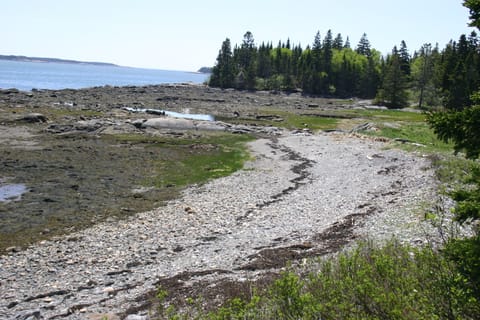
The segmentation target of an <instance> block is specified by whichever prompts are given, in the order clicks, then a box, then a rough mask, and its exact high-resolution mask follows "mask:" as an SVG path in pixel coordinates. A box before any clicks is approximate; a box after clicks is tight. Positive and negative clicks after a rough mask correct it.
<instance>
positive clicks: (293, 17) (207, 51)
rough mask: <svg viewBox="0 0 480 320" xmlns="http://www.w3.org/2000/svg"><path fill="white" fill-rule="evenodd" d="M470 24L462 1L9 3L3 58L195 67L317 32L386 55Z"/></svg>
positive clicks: (1, 12)
mask: <svg viewBox="0 0 480 320" xmlns="http://www.w3.org/2000/svg"><path fill="white" fill-rule="evenodd" d="M467 22H468V10H467V9H466V8H464V7H463V6H462V1H461V0H402V1H398V0H328V1H327V0H241V1H228V0H167V1H160V0H11V1H2V5H1V7H0V39H2V41H1V45H0V54H13V55H27V56H38V57H54V58H65V59H76V60H87V61H104V62H112V63H116V64H120V65H124V66H134V67H147V68H156V69H169V70H187V71H195V70H197V69H198V68H200V67H202V66H212V65H214V63H215V59H216V57H217V54H218V51H219V49H220V46H221V44H222V42H223V40H225V38H227V37H228V38H230V40H231V41H232V43H233V44H235V43H238V44H240V43H241V41H242V39H243V35H244V34H245V32H246V31H251V32H252V33H253V36H254V38H255V42H256V43H261V42H262V41H265V42H269V41H272V42H273V43H274V45H276V44H277V43H278V41H279V40H282V41H286V40H287V38H290V40H291V42H293V43H295V44H297V43H300V44H301V45H302V47H303V48H305V47H306V46H307V45H309V44H311V43H312V42H313V38H314V36H315V34H316V32H317V31H320V33H321V35H322V38H323V36H324V35H325V34H326V32H327V30H328V29H331V30H332V32H333V34H334V35H336V34H337V33H341V34H342V36H343V38H344V39H345V38H346V37H347V36H349V38H350V42H351V44H352V46H356V45H357V43H358V40H359V39H360V37H361V35H362V34H363V33H364V32H365V33H366V34H367V37H368V39H369V40H370V43H371V45H372V47H374V48H375V49H377V50H380V51H381V52H382V53H384V54H385V53H388V52H390V51H391V49H392V48H393V46H394V45H398V44H399V43H400V41H401V40H405V41H406V43H407V47H408V49H409V51H410V52H411V53H412V52H413V51H414V50H417V49H418V48H420V46H421V45H422V44H423V43H426V42H430V43H432V44H435V43H439V45H440V47H441V48H443V47H444V46H445V44H446V43H447V42H448V41H449V40H450V39H454V40H457V39H458V37H459V36H460V35H461V34H462V33H467V34H469V33H470V32H471V31H473V30H474V29H473V28H469V27H467Z"/></svg>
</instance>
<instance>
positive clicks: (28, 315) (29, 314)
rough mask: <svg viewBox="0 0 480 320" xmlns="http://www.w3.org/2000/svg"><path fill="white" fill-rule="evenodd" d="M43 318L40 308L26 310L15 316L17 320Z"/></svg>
mask: <svg viewBox="0 0 480 320" xmlns="http://www.w3.org/2000/svg"><path fill="white" fill-rule="evenodd" d="M37 319H43V317H42V315H41V313H40V310H26V311H22V312H20V313H19V314H17V315H16V316H15V320H37Z"/></svg>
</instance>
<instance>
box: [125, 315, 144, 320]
mask: <svg viewBox="0 0 480 320" xmlns="http://www.w3.org/2000/svg"><path fill="white" fill-rule="evenodd" d="M125 320H148V316H140V315H138V314H130V315H128V316H127V317H126V318H125Z"/></svg>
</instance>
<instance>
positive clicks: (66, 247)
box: [0, 133, 439, 319]
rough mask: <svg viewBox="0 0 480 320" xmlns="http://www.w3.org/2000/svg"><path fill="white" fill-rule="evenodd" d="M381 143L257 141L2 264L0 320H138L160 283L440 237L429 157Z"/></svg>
mask: <svg viewBox="0 0 480 320" xmlns="http://www.w3.org/2000/svg"><path fill="white" fill-rule="evenodd" d="M385 147H386V144H385V143H384V142H379V141H375V140H374V139H373V138H362V137H358V136H352V135H346V134H339V133H329V134H327V133H319V134H315V135H310V134H303V133H300V134H293V133H290V134H285V135H283V136H282V137H278V138H272V139H260V140H256V141H254V142H252V143H250V149H251V151H252V155H253V157H254V159H253V160H252V161H250V162H249V163H247V164H246V166H245V168H244V170H241V171H238V172H236V173H234V174H233V175H231V176H229V177H225V178H221V179H217V180H213V181H211V182H209V183H207V184H204V185H200V186H193V187H190V188H188V189H186V190H185V191H184V192H183V195H182V196H181V197H180V198H179V199H177V200H173V201H170V202H169V203H168V204H167V205H166V206H164V207H160V208H158V209H156V210H153V211H150V212H144V213H140V214H137V215H135V216H134V217H132V218H129V219H127V220H120V221H113V220H112V221H108V222H107V223H102V224H98V225H95V226H93V227H91V228H89V229H86V230H83V231H81V232H77V233H74V234H70V235H68V236H65V237H61V238H56V239H54V240H50V241H42V242H40V243H38V244H36V245H34V246H32V247H30V248H28V249H26V250H24V251H20V252H12V253H10V254H8V255H5V256H2V257H0V318H1V319H41V318H43V319H54V318H60V319H62V318H66V319H96V317H97V318H100V317H101V315H106V314H121V315H123V316H126V315H127V314H129V313H138V312H139V311H138V310H139V309H141V306H142V303H144V302H145V301H144V300H145V294H146V293H148V292H151V291H152V290H155V289H156V288H157V287H158V285H159V283H162V281H163V280H165V279H171V278H172V277H175V276H179V275H185V274H189V275H190V276H189V277H187V280H189V281H190V280H195V279H196V280H198V279H216V278H220V277H224V276H225V275H228V277H229V278H231V279H237V280H242V279H245V278H253V277H255V276H256V275H259V274H261V273H262V272H266V271H269V270H271V269H275V268H276V269H278V267H282V264H281V263H280V264H279V263H277V264H276V263H275V261H273V260H272V259H270V260H269V261H267V259H266V257H267V255H266V252H267V251H266V250H280V249H282V250H283V251H269V252H277V253H280V252H286V251H285V250H287V249H288V250H290V251H289V252H290V255H287V256H285V257H294V258H295V257H305V256H315V255H321V254H324V253H326V252H334V251H338V250H340V249H342V248H343V247H344V246H345V245H347V244H348V243H351V240H352V239H358V238H363V237H368V238H373V239H379V240H384V239H389V238H391V237H393V236H395V237H397V238H399V239H400V241H403V242H407V243H413V244H420V243H424V242H426V241H429V242H430V241H432V239H434V240H435V241H437V240H439V239H438V232H437V230H436V228H435V227H433V226H432V225H431V224H430V222H428V221H425V219H424V214H423V212H424V211H425V210H426V208H429V207H431V205H432V203H433V201H434V200H435V199H436V196H435V194H436V186H437V184H436V181H435V178H434V173H433V170H432V169H431V165H430V162H429V161H428V159H427V158H425V157H422V156H421V155H418V154H412V153H406V152H403V151H399V150H395V149H386V148H385ZM330 235H331V237H330ZM334 238H335V240H338V241H332V239H334ZM292 252H295V255H293V256H292V255H291V254H292ZM274 256H276V258H277V259H278V261H276V262H279V261H280V262H282V263H284V262H285V261H284V260H282V259H281V258H282V257H281V255H280V254H277V255H274ZM262 259H263V260H262ZM260 262H262V263H263V264H262V263H260ZM185 282H188V281H185ZM136 306H138V308H137V309H135V307H136ZM132 310H136V311H135V312H133V311H132ZM140 313H141V315H138V316H142V315H144V313H145V312H143V313H142V312H141V311H140ZM134 316H136V315H133V316H132V317H131V318H133V317H134ZM111 318H114V317H113V316H112V317H111Z"/></svg>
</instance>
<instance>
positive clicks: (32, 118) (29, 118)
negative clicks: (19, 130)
mask: <svg viewBox="0 0 480 320" xmlns="http://www.w3.org/2000/svg"><path fill="white" fill-rule="evenodd" d="M47 120H48V119H47V117H46V116H44V115H43V114H41V113H29V114H26V115H23V116H21V117H20V118H18V119H17V121H23V122H28V123H35V122H47Z"/></svg>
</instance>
